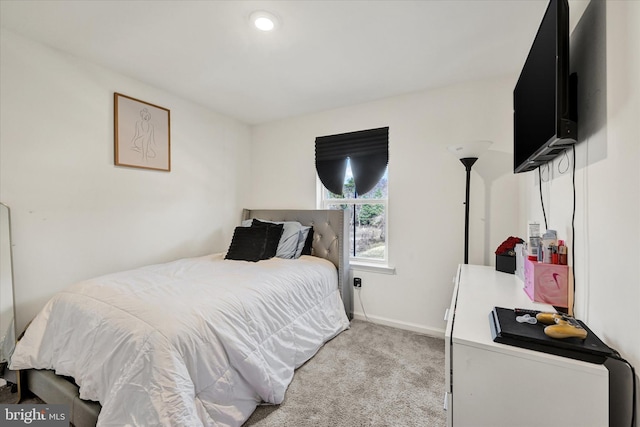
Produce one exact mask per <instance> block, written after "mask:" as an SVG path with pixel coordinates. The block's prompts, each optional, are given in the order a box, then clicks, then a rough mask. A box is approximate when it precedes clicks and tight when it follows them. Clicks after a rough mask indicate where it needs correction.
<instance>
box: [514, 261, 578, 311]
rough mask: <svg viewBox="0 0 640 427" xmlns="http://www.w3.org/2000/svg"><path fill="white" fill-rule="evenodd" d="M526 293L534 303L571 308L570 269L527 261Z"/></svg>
mask: <svg viewBox="0 0 640 427" xmlns="http://www.w3.org/2000/svg"><path fill="white" fill-rule="evenodd" d="M524 291H525V293H526V294H527V295H528V296H529V298H531V300H532V301H536V302H542V303H545V304H550V305H553V306H557V307H569V267H568V266H566V265H558V264H545V263H542V262H537V261H531V260H529V259H526V260H525V261H524Z"/></svg>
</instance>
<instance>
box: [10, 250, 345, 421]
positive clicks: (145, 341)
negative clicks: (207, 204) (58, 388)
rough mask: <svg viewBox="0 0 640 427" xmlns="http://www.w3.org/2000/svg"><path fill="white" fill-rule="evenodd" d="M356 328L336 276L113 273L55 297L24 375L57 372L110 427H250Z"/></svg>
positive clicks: (38, 323) (246, 271)
mask: <svg viewBox="0 0 640 427" xmlns="http://www.w3.org/2000/svg"><path fill="white" fill-rule="evenodd" d="M348 325H349V322H348V319H347V317H346V315H345V313H344V308H343V304H342V300H341V298H340V294H339V293H338V286H337V274H336V269H335V267H334V266H333V265H332V264H331V263H329V262H328V261H326V260H323V259H320V258H316V257H311V256H303V257H301V258H299V259H297V260H284V259H279V258H273V259H271V260H267V261H260V262H258V263H250V262H244V261H229V260H223V256H222V255H221V254H216V255H211V256H206V257H200V258H192V259H183V260H179V261H175V262H171V263H167V264H160V265H154V266H149V267H145V268H140V269H137V270H132V271H128V272H123V273H117V274H111V275H108V276H103V277H100V278H96V279H93V280H89V281H86V282H82V283H79V284H76V285H74V286H71V287H69V288H68V289H66V290H65V291H63V292H60V293H59V294H57V295H55V296H54V297H53V298H52V299H51V300H50V301H49V302H48V303H47V304H46V305H45V307H44V308H43V310H42V311H41V312H40V313H39V314H38V316H37V317H36V318H35V319H34V321H33V322H32V323H31V325H30V326H29V328H28V329H27V331H26V333H25V335H24V337H23V338H22V339H21V340H20V342H19V343H18V345H17V347H16V350H15V352H14V354H13V356H12V359H11V368H12V369H28V368H36V369H54V370H55V371H56V373H58V374H61V375H68V376H71V377H73V378H75V380H76V382H77V384H78V385H79V386H80V397H81V398H83V399H89V400H96V401H100V403H101V404H102V411H101V412H100V417H99V419H98V425H102V426H125V425H139V426H156V425H172V426H199V425H208V426H238V425H241V424H242V423H243V422H244V421H245V420H246V419H247V418H248V417H249V416H250V415H251V413H252V412H253V410H254V409H255V407H256V406H257V404H259V403H260V401H264V402H270V403H276V404H277V403H281V402H282V400H283V399H284V394H285V391H286V389H287V386H288V385H289V383H290V382H291V380H292V378H293V371H294V369H295V368H297V367H298V366H300V365H301V364H303V363H304V362H305V361H307V360H308V359H309V358H311V357H312V356H313V355H314V354H315V353H316V352H317V350H318V349H319V348H320V346H322V344H323V343H324V342H326V341H327V340H329V339H331V338H332V337H334V336H335V335H337V334H338V333H340V332H341V331H343V330H344V329H346V328H347V327H348Z"/></svg>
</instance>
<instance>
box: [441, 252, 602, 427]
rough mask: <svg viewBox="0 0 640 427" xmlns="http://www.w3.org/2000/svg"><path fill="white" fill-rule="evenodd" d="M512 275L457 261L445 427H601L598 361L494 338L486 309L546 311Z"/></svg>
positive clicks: (447, 343)
mask: <svg viewBox="0 0 640 427" xmlns="http://www.w3.org/2000/svg"><path fill="white" fill-rule="evenodd" d="M522 288H523V284H522V282H521V281H520V280H519V279H518V278H517V277H516V276H514V275H513V274H507V273H501V272H497V271H495V269H494V268H493V267H485V266H477V265H461V266H459V267H458V272H457V274H456V277H455V279H454V290H453V297H452V299H451V307H450V308H449V309H448V310H447V314H446V318H447V329H446V332H445V365H446V381H445V383H446V394H445V409H446V410H447V425H448V426H455V427H481V426H487V427H501V426H504V427H527V426H536V427H537V426H541V425H551V424H553V425H558V426H563V427H574V426H575V427H585V426H589V427H606V426H607V425H608V424H609V397H608V396H609V384H608V381H609V371H608V370H607V369H606V368H605V366H604V365H598V364H593V363H588V362H582V361H578V360H573V359H569V358H565V357H560V356H554V355H551V354H546V353H541V352H536V351H532V350H526V349H522V348H519V347H514V346H510V345H505V344H498V343H494V342H493V340H492V338H491V329H490V326H489V313H490V312H491V310H492V309H493V307H495V306H497V307H505V308H517V307H519V308H532V309H536V310H543V311H544V310H547V311H553V307H551V306H548V305H545V304H539V303H534V302H532V301H531V300H529V297H527V295H526V294H525V293H524V290H523V289H522Z"/></svg>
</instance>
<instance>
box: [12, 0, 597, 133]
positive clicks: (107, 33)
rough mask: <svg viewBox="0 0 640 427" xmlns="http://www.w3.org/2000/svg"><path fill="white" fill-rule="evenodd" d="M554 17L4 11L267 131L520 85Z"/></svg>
mask: <svg viewBox="0 0 640 427" xmlns="http://www.w3.org/2000/svg"><path fill="white" fill-rule="evenodd" d="M576 3H578V6H579V8H580V9H582V10H584V7H586V4H588V1H579V0H576V1H572V2H571V3H570V4H571V7H572V8H573V6H574V4H576ZM579 3H582V4H583V5H580V4H579ZM546 5H547V0H528V1H527V0H496V1H493V0H422V1H405V0H395V1H392V0H390V1H385V0H377V1H364V0H361V1H349V0H343V1H337V0H336V1H327V0H324V1H312V0H306V1H268V0H265V1H249V0H247V1H206V0H204V1H202V0H201V1H190V0H184V1H171V0H164V1H119V0H113V1H102V0H98V1H95V0H84V1H77V0H71V1H14V0H2V1H0V19H1V21H0V22H1V25H2V27H3V28H7V29H9V30H11V31H13V32H15V33H17V34H20V35H22V36H24V37H27V38H30V39H33V40H36V41H40V42H42V43H45V44H47V45H49V46H51V47H53V48H56V49H60V50H62V51H66V52H69V53H71V54H73V55H76V56H78V57H80V58H83V59H86V60H89V61H92V62H94V63H97V64H100V65H102V66H104V67H107V68H109V69H111V70H115V71H117V72H118V73H121V74H124V75H127V76H130V77H132V78H135V79H137V80H140V81H143V82H145V83H148V84H151V85H153V86H156V87H158V88H161V89H164V90H166V91H168V92H171V93H173V94H176V95H179V96H181V97H184V98H187V99H190V100H192V101H195V102H197V103H199V104H201V105H203V106H206V107H207V108H209V109H211V110H214V111H217V112H219V113H222V114H224V115H227V116H230V117H234V118H236V119H238V120H241V121H243V122H245V123H248V124H259V123H265V122H270V121H274V120H279V119H283V118H287V117H291V116H297V115H301V114H307V113H312V112H317V111H322V110H328V109H333V108H338V107H342V106H347V105H354V104H358V103H363V102H367V101H372V100H376V99H381V98H386V97H390V96H395V95H400V94H405V93H409V92H414V91H419V90H425V89H431V88H436V87H442V86H447V85H451V84H455V83H459V82H464V81H471V80H479V79H484V78H491V77H494V76H505V75H514V79H515V76H517V73H518V72H519V70H520V69H521V67H522V65H523V63H524V61H525V59H526V56H527V53H528V52H529V47H530V46H531V43H532V41H533V37H534V36H535V33H536V30H537V28H538V25H539V23H540V21H541V19H542V15H543V14H544V11H545V8H546ZM255 10H267V11H270V12H272V13H274V14H275V15H276V16H278V17H279V18H280V25H279V27H278V29H277V30H276V31H275V32H271V33H264V32H260V31H258V30H256V29H254V28H252V27H251V26H250V25H249V15H250V14H251V13H252V12H253V11H255ZM573 16H574V14H573V10H572V18H573ZM131 95H132V96H135V94H131Z"/></svg>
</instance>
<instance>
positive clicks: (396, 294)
mask: <svg viewBox="0 0 640 427" xmlns="http://www.w3.org/2000/svg"><path fill="white" fill-rule="evenodd" d="M513 84H514V79H513V78H504V79H496V80H490V81H482V82H474V83H468V84H461V85H457V86H454V87H448V88H444V89H439V90H433V91H427V92H421V93H414V94H409V95H405V96H399V97H394V98H390V99H385V100H381V101H377V102H371V103H367V104H362V105H356V106H352V107H347V108H341V109H336V110H331V111H325V112H321V113H317V114H311V115H306V116H302V117H297V118H292V119H289V120H283V121H279V122H275V123H269V124H265V125H260V126H255V127H254V129H253V136H252V150H251V157H252V179H251V186H252V187H251V188H252V189H251V193H250V194H251V198H250V201H251V206H257V207H270V208H287V207H289V208H314V207H316V173H315V163H314V162H315V160H314V143H315V137H316V136H322V135H330V134H336V133H342V132H349V131H355V130H362V129H369V128H376V127H381V126H389V140H390V141H389V151H390V153H389V156H390V160H389V223H388V230H389V235H388V239H389V242H388V244H389V261H390V264H391V265H392V266H393V267H395V269H396V274H395V275H388V274H380V273H375V272H369V271H355V272H354V274H357V276H359V277H361V278H362V279H363V285H362V291H361V293H360V295H361V297H362V301H363V303H364V307H365V310H366V313H367V314H368V316H369V318H370V319H372V320H375V321H377V322H381V323H386V324H390V325H395V326H399V327H403V328H407V329H413V330H418V331H421V332H425V333H430V334H434V335H441V334H442V333H443V330H444V327H445V322H444V320H443V314H444V310H445V308H446V307H448V305H449V303H450V300H451V293H452V278H453V276H454V275H455V272H456V268H457V264H458V263H460V262H462V259H463V243H464V205H463V202H464V194H465V169H464V166H463V165H462V164H461V163H460V162H459V161H458V160H457V159H456V158H455V157H454V156H453V155H452V154H451V153H449V151H448V150H447V146H448V145H451V144H457V143H460V142H465V141H470V140H477V139H488V140H492V141H494V144H493V146H492V147H491V148H492V151H490V152H488V153H486V156H483V157H481V158H480V159H479V160H478V163H477V164H476V166H474V172H473V173H472V178H471V186H472V198H471V221H470V223H471V236H470V240H471V247H470V262H471V263H475V264H482V263H484V260H485V257H484V252H485V246H487V247H489V248H490V249H489V250H490V251H491V256H490V257H489V258H488V259H489V261H490V263H493V262H494V257H493V250H495V248H496V247H497V246H498V245H499V244H500V243H501V242H502V241H503V240H505V239H506V238H507V237H509V236H510V235H513V234H514V233H516V231H517V225H518V212H517V210H518V203H517V191H518V186H517V183H518V180H517V178H516V177H514V176H513V174H511V173H510V172H511V171H512V160H511V159H512V158H511V155H510V154H509V153H510V152H512V147H511V144H512V142H511V141H512V136H511V135H512V123H511V120H512V119H511V118H512V106H511V96H512V90H513ZM483 163H486V164H485V165H484V168H483ZM487 165H494V166H496V165H497V166H496V167H497V168H498V169H499V170H504V171H508V172H509V173H507V174H506V175H503V176H493V175H492V176H491V177H490V181H491V184H492V185H491V188H492V189H493V190H492V191H491V198H489V199H487V200H488V201H489V203H491V205H492V206H496V207H497V208H496V209H493V210H491V211H490V212H489V214H490V215H491V217H490V218H486V219H487V220H488V221H489V222H488V224H489V226H490V227H489V230H488V231H489V232H488V233H487V235H488V236H489V237H488V240H489V242H488V243H487V245H485V237H484V236H485V217H487V215H486V213H485V209H484V204H485V191H484V189H485V186H484V182H483V179H482V177H481V176H480V175H479V174H478V173H476V172H475V171H476V170H478V171H480V170H483V171H484V172H488V171H489V170H491V169H492V168H491V167H487ZM490 175H491V174H490ZM494 175H498V174H494ZM488 180H489V179H488ZM355 311H356V316H357V317H362V310H361V308H360V304H359V301H358V299H357V297H356V300H355Z"/></svg>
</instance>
